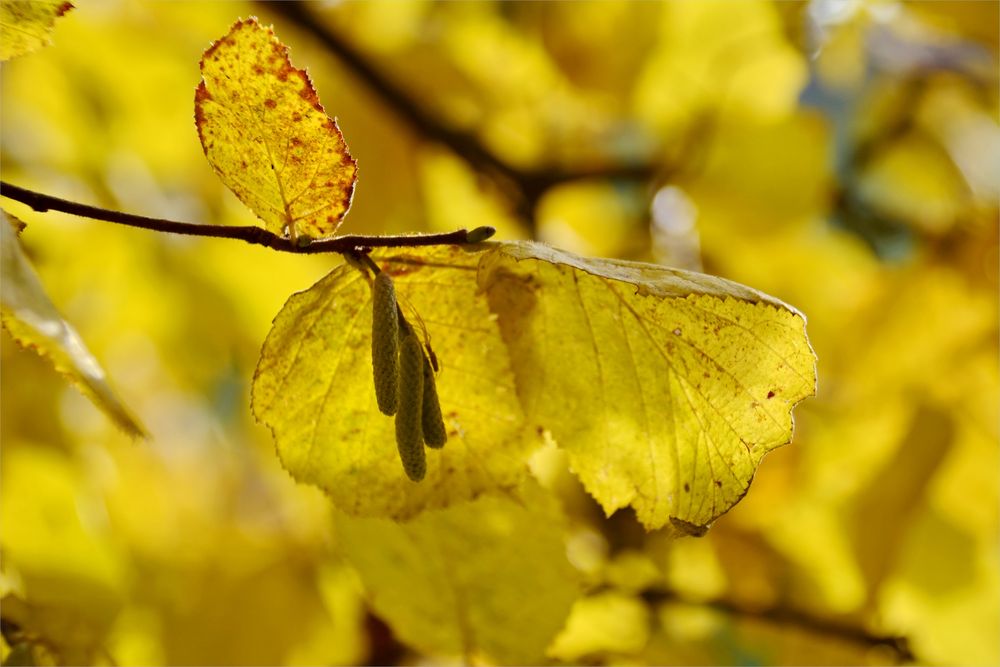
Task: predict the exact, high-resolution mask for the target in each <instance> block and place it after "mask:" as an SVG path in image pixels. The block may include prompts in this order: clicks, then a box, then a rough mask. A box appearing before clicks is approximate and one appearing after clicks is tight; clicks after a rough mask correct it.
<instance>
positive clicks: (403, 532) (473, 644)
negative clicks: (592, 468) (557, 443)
mask: <svg viewBox="0 0 1000 667" xmlns="http://www.w3.org/2000/svg"><path fill="white" fill-rule="evenodd" d="M449 445H450V443H449ZM530 496H531V498H530V501H529V502H526V503H524V504H520V503H516V502H513V501H511V500H509V499H505V498H496V497H492V498H481V499H479V500H476V501H474V502H471V503H464V504H461V505H457V506H454V507H450V508H448V509H444V510H434V511H429V512H425V513H423V514H421V515H420V516H419V517H417V518H416V519H414V520H413V521H410V522H408V523H405V524H398V523H394V522H392V521H387V520H384V519H356V518H350V517H346V516H343V515H341V516H339V517H338V520H337V534H338V537H339V538H340V544H341V545H342V548H343V549H344V551H345V553H346V555H347V557H348V558H349V560H350V561H351V563H352V564H353V565H354V566H355V568H357V570H358V572H359V573H360V575H361V579H362V581H363V582H364V584H365V587H366V588H367V589H368V592H369V594H370V595H371V602H372V606H373V607H374V609H375V611H376V612H377V613H378V614H379V615H380V616H382V617H383V618H384V619H385V620H386V621H387V622H388V623H389V625H390V626H391V627H392V628H393V631H394V632H395V633H396V635H397V636H398V637H399V638H400V639H401V640H402V641H404V642H406V643H407V644H410V645H412V646H414V647H416V648H418V649H420V650H421V651H423V652H425V653H429V654H431V655H449V654H452V655H453V654H461V655H464V656H465V658H466V659H467V660H469V659H471V658H472V657H474V656H476V655H482V654H484V655H485V656H487V657H489V658H490V659H491V661H493V662H499V663H501V664H538V663H539V662H540V660H541V658H542V657H543V654H544V651H545V647H546V646H547V645H548V644H549V642H550V641H551V640H552V638H553V637H554V636H555V634H556V633H557V632H558V631H559V629H560V627H561V626H562V624H563V620H564V619H565V618H566V615H567V614H568V613H569V610H570V606H571V605H572V603H573V600H574V599H575V598H576V596H577V594H578V588H577V578H576V574H575V572H574V570H573V568H572V567H571V566H570V564H569V561H568V560H567V558H566V547H565V543H564V539H563V536H562V519H561V517H560V515H559V511H558V505H557V503H556V502H555V501H554V499H553V498H552V497H551V496H546V495H543V494H541V493H534V494H530Z"/></svg>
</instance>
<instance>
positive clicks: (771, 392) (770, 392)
mask: <svg viewBox="0 0 1000 667" xmlns="http://www.w3.org/2000/svg"><path fill="white" fill-rule="evenodd" d="M767 397H768V398H774V391H773V390H772V391H769V392H767Z"/></svg>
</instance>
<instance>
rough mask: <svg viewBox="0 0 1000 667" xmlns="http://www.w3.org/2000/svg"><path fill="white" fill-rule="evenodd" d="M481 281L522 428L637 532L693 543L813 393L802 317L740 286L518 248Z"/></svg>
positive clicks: (495, 261)
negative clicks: (541, 436) (669, 532)
mask: <svg viewBox="0 0 1000 667" xmlns="http://www.w3.org/2000/svg"><path fill="white" fill-rule="evenodd" d="M479 283H480V287H481V289H483V290H484V291H485V292H486V293H487V295H488V298H489V301H490V308H491V310H492V311H493V312H495V313H496V314H497V315H498V322H499V324H500V328H501V331H502V333H503V337H504V341H505V342H506V343H507V346H508V350H509V353H510V358H511V362H512V364H513V369H514V374H515V376H516V377H517V387H518V394H519V397H520V398H521V401H522V404H523V406H524V410H525V414H526V416H527V417H528V420H529V422H530V423H531V424H534V425H536V426H537V427H539V428H546V429H549V430H550V431H551V433H552V435H553V437H554V438H555V440H556V442H557V443H558V444H559V446H560V447H563V448H565V449H566V450H567V451H568V452H569V459H570V465H571V467H572V468H573V470H574V471H575V472H576V473H577V474H578V475H579V476H580V479H581V480H582V481H583V483H584V485H585V486H586V488H587V490H588V491H589V492H590V493H591V494H592V495H593V496H594V497H595V498H596V499H597V500H598V502H599V503H600V504H601V506H602V507H603V508H604V511H605V512H607V513H608V514H610V513H612V512H613V511H615V510H616V509H618V508H621V507H625V506H627V505H631V506H632V507H633V508H634V509H635V511H636V513H637V515H638V518H639V520H640V521H641V522H642V523H643V525H645V526H646V527H647V528H659V527H661V526H663V525H665V524H668V523H669V524H673V526H674V528H676V529H678V530H680V531H681V532H692V533H700V532H702V531H703V529H704V527H705V526H707V525H708V524H709V523H710V522H711V521H713V520H714V519H715V518H717V517H718V516H720V515H721V514H723V513H724V512H726V511H727V510H728V509H729V508H730V507H732V506H733V505H734V504H735V503H736V502H737V501H739V499H740V498H742V497H743V495H744V494H745V493H746V490H747V488H748V486H749V484H750V480H751V478H752V477H753V474H754V471H755V470H756V468H757V465H758V463H759V462H760V460H761V458H762V457H763V456H764V454H766V453H767V452H768V451H770V450H772V449H774V448H775V447H778V446H780V445H782V444H784V443H786V442H788V441H789V439H790V438H791V435H792V419H791V408H792V407H793V406H794V405H795V404H796V403H798V402H799V401H800V400H802V399H803V398H805V397H807V396H811V395H812V394H813V393H814V391H815V382H816V381H815V355H814V354H813V352H812V349H811V348H810V346H809V341H808V339H807V338H806V335H805V319H804V318H803V316H802V315H801V314H799V313H798V312H797V311H795V310H793V309H792V308H790V307H789V306H787V305H785V304H783V303H782V302H780V301H778V300H776V299H774V298H772V297H768V296H767V295H765V294H762V293H760V292H757V291H755V290H753V289H751V288H748V287H744V286H742V285H739V284H737V283H732V282H729V281H726V280H722V279H720V278H715V277H711V276H706V275H702V274H698V273H692V272H687V271H680V270H676V269H667V268H664V267H661V266H656V265H652V264H641V263H637V262H626V261H618V260H608V259H586V258H582V257H577V256H574V255H570V254H569V253H565V252H562V251H559V250H555V249H553V248H550V247H547V246H543V245H540V244H537V243H527V242H525V243H506V244H496V245H494V247H493V250H492V252H490V253H489V254H487V255H486V256H485V257H484V259H483V261H482V262H481V264H480V273H479Z"/></svg>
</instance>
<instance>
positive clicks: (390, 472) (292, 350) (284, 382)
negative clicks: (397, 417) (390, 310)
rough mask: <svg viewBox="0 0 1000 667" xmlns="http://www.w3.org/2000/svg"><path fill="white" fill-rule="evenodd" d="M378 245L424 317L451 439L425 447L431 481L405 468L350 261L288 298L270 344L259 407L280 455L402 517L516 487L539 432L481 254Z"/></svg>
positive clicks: (257, 386) (356, 508) (311, 477)
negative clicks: (530, 426)
mask: <svg viewBox="0 0 1000 667" xmlns="http://www.w3.org/2000/svg"><path fill="white" fill-rule="evenodd" d="M372 256H373V258H374V259H375V260H376V261H377V262H379V263H380V264H382V266H383V267H384V270H385V271H387V272H389V273H390V274H391V275H392V276H393V280H394V281H395V284H396V291H397V294H398V295H399V298H400V302H401V303H402V304H403V310H404V312H405V313H407V317H408V318H411V319H412V320H413V321H414V323H415V325H416V318H415V317H413V315H412V314H411V313H412V312H414V311H415V312H416V313H417V314H418V315H419V318H420V319H421V320H422V321H423V324H424V325H425V326H426V329H427V333H428V334H429V336H430V341H431V345H432V347H433V349H434V350H435V352H436V354H437V358H438V361H439V363H440V366H441V373H440V374H439V375H438V376H437V386H438V395H439V397H440V401H441V407H442V411H443V413H444V421H445V426H446V428H447V430H448V434H449V439H448V442H447V444H446V445H445V446H444V447H443V448H442V449H440V450H433V451H428V452H427V474H426V477H425V478H424V480H423V481H422V482H420V483H414V482H411V481H410V480H409V479H407V478H406V476H405V475H404V473H403V469H402V466H401V465H400V461H399V455H398V454H397V452H396V440H395V429H394V424H393V419H392V417H386V416H385V415H383V414H382V413H380V412H379V409H378V406H377V404H376V400H375V389H374V383H373V379H372V365H371V364H372V362H371V358H372V357H371V329H372V325H371V321H372V291H371V285H370V283H369V280H366V278H365V276H364V275H363V274H362V273H361V271H359V270H358V269H357V268H355V267H353V266H350V265H344V266H341V267H339V268H337V269H334V270H333V271H332V272H331V273H330V274H329V275H327V276H326V277H325V278H323V279H322V280H321V281H319V282H318V283H316V284H315V285H313V286H312V287H311V288H309V289H308V290H306V291H304V292H300V293H299V294H296V295H294V296H292V297H291V298H290V299H289V300H288V302H287V303H286V304H285V306H284V308H283V309H282V310H281V312H280V313H279V314H278V316H277V318H275V321H274V326H273V328H272V329H271V333H270V334H268V337H267V340H266V342H265V343H264V348H263V350H262V351H261V357H260V362H259V364H258V366H257V372H256V375H255V377H254V384H253V411H254V414H255V415H256V417H257V418H258V419H259V420H260V421H261V422H263V423H264V424H266V425H268V426H269V427H270V428H271V431H272V433H273V434H274V438H275V442H276V444H277V449H278V455H279V456H280V457H281V461H282V464H283V465H284V467H285V468H286V469H287V470H288V471H289V472H290V473H291V474H292V476H293V477H295V478H296V479H297V480H299V481H303V482H308V483H311V484H315V485H316V486H319V487H320V488H322V489H324V490H325V491H326V492H327V493H328V494H329V495H330V498H331V499H332V500H333V501H334V503H336V504H337V506H338V507H340V508H341V509H342V510H344V511H346V512H348V513H350V514H355V515H361V516H391V517H395V518H402V517H407V516H410V515H412V514H415V513H417V512H419V511H420V510H422V509H425V508H428V507H441V506H444V505H448V504H450V503H452V502H455V501H460V500H465V499H469V498H473V497H475V496H477V495H479V494H481V493H484V492H497V491H502V490H505V489H512V488H514V487H516V486H517V484H518V482H519V481H520V480H521V479H522V478H523V477H524V476H525V475H526V473H527V464H526V458H527V456H528V455H529V454H530V452H531V451H532V450H533V448H534V447H535V446H536V445H537V444H538V443H539V440H538V438H537V436H535V435H533V434H532V435H530V436H527V435H526V434H525V432H524V418H523V416H522V412H521V407H520V405H519V403H518V401H517V394H516V392H515V389H514V378H513V375H512V374H511V370H510V362H509V361H508V358H507V352H506V349H505V346H504V343H503V340H502V339H501V337H500V330H499V328H498V327H497V324H496V321H495V318H493V317H492V316H491V314H490V312H489V310H488V304H487V303H486V299H484V298H483V297H482V296H481V295H478V294H477V293H476V289H477V288H476V266H477V263H478V261H479V256H478V255H477V254H475V253H470V252H465V251H463V250H461V249H457V248H447V247H445V248H436V249H429V250H428V249H424V250H416V249H413V250H403V251H399V250H397V251H394V252H388V251H382V252H377V253H373V255H372Z"/></svg>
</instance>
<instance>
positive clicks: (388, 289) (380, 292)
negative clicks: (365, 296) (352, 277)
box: [372, 272, 399, 416]
mask: <svg viewBox="0 0 1000 667" xmlns="http://www.w3.org/2000/svg"><path fill="white" fill-rule="evenodd" d="M372 373H373V375H374V377H375V400H376V401H377V402H378V409H379V410H380V411H381V412H382V414H385V415H390V416H391V415H394V414H396V405H397V400H398V393H399V390H398V387H397V385H398V380H399V320H398V318H397V316H396V288H395V287H394V286H393V284H392V278H390V277H389V274H387V273H385V272H381V273H379V274H378V275H376V276H375V282H374V285H373V286H372Z"/></svg>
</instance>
